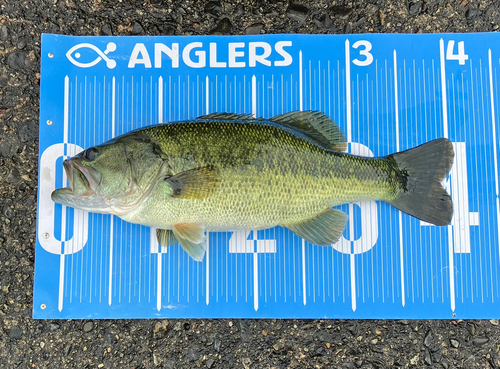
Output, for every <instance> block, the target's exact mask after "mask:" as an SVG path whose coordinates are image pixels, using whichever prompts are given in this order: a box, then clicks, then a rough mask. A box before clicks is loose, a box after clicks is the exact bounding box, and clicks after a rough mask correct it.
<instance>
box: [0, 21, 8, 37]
mask: <svg viewBox="0 0 500 369" xmlns="http://www.w3.org/2000/svg"><path fill="white" fill-rule="evenodd" d="M8 38H9V30H8V29H7V26H5V25H3V26H2V27H1V28H0V40H2V41H6V40H7V39H8Z"/></svg>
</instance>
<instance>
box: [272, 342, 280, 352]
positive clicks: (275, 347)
mask: <svg viewBox="0 0 500 369" xmlns="http://www.w3.org/2000/svg"><path fill="white" fill-rule="evenodd" d="M273 349H275V350H276V351H278V350H279V349H280V347H279V346H278V344H276V343H275V344H274V345H273Z"/></svg>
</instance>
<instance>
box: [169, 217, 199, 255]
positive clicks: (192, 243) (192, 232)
mask: <svg viewBox="0 0 500 369" xmlns="http://www.w3.org/2000/svg"><path fill="white" fill-rule="evenodd" d="M173 233H174V237H175V238H176V239H177V240H178V241H179V244H180V245H181V247H182V248H183V249H184V250H185V251H186V252H187V253H188V255H189V256H191V257H192V258H193V259H194V260H195V261H203V258H204V257H205V252H206V251H207V244H206V241H205V231H204V229H203V227H201V226H200V225H198V224H176V225H175V226H174V229H173Z"/></svg>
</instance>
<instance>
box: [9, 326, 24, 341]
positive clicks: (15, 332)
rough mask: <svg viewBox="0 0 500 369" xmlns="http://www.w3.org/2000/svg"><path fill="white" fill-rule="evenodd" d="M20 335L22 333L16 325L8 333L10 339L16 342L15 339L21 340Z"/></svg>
mask: <svg viewBox="0 0 500 369" xmlns="http://www.w3.org/2000/svg"><path fill="white" fill-rule="evenodd" d="M22 335H23V331H22V330H21V328H19V327H18V326H17V325H15V326H13V327H12V328H11V329H10V332H9V337H10V338H12V339H15V340H17V339H19V338H21V337H22Z"/></svg>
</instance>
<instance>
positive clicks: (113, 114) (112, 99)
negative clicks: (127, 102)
mask: <svg viewBox="0 0 500 369" xmlns="http://www.w3.org/2000/svg"><path fill="white" fill-rule="evenodd" d="M115 88H116V81H115V77H113V80H112V89H111V137H112V138H113V137H115V118H116V117H115V103H116V96H115ZM122 88H124V86H122ZM104 90H106V84H105V83H104ZM122 103H123V102H122ZM113 236H114V216H113V215H111V219H110V229H109V284H108V290H109V296H108V304H109V305H111V301H112V290H113V238H114V237H113Z"/></svg>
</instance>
